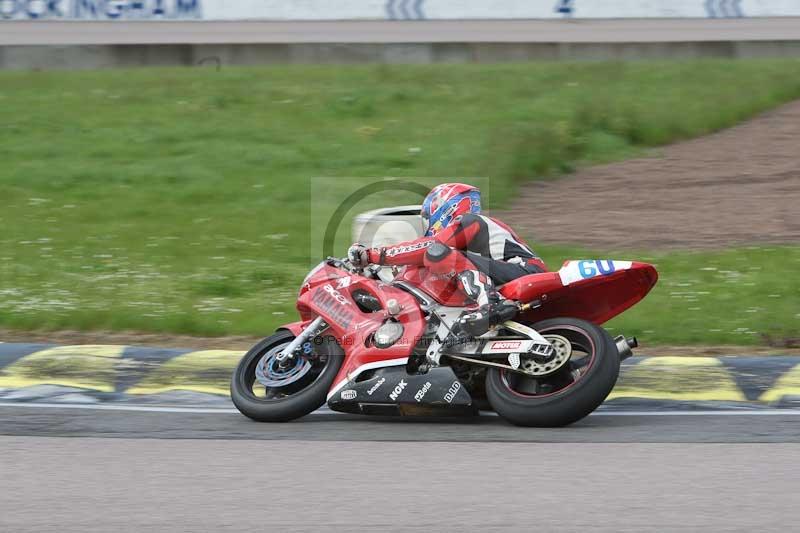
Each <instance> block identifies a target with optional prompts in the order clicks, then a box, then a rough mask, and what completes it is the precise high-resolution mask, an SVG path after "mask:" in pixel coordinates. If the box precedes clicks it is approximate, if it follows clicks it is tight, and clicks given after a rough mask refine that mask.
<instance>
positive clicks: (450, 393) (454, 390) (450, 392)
mask: <svg viewBox="0 0 800 533" xmlns="http://www.w3.org/2000/svg"><path fill="white" fill-rule="evenodd" d="M460 390H461V382H460V381H454V382H453V384H452V385H450V388H449V389H447V392H446V393H445V395H444V401H446V402H447V403H450V402H452V401H453V399H454V398H455V397H456V394H458V391H460Z"/></svg>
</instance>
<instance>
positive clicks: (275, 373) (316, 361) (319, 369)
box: [231, 331, 344, 422]
mask: <svg viewBox="0 0 800 533" xmlns="http://www.w3.org/2000/svg"><path fill="white" fill-rule="evenodd" d="M293 339H294V336H293V335H292V334H291V333H290V332H288V331H279V332H277V333H275V334H274V335H272V336H270V337H267V338H266V339H264V340H263V341H261V342H260V343H258V344H257V345H255V346H254V347H253V348H252V349H251V350H250V351H249V352H247V353H246V354H245V356H244V357H242V360H241V361H240V362H239V365H238V366H237V367H236V370H234V372H233V378H232V379H231V400H233V404H234V405H235V406H236V408H237V409H238V410H239V412H241V413H242V414H243V415H245V416H247V417H249V418H252V419H253V420H256V421H258V422H288V421H289V420H294V419H295V418H300V417H302V416H305V415H307V414H309V413H311V412H313V411H316V410H317V409H319V408H320V407H322V406H323V405H324V404H325V399H326V396H327V394H328V390H329V389H330V387H331V385H332V384H333V380H334V379H335V378H336V374H337V373H338V372H339V367H341V366H342V361H343V360H344V352H343V351H342V349H341V347H340V346H339V345H338V344H337V343H336V341H335V340H334V339H333V338H332V337H321V338H315V339H314V342H311V341H309V342H308V343H306V345H304V346H303V350H302V352H303V354H302V355H298V356H295V357H294V358H292V359H287V360H286V361H283V362H281V361H278V360H277V356H278V354H279V353H281V351H282V350H283V349H284V348H285V347H286V346H287V345H288V344H289V343H290V342H291V341H292V340H293ZM319 341H322V342H319Z"/></svg>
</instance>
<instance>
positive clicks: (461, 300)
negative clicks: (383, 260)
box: [395, 266, 470, 307]
mask: <svg viewBox="0 0 800 533" xmlns="http://www.w3.org/2000/svg"><path fill="white" fill-rule="evenodd" d="M455 274H456V272H451V273H447V274H435V273H433V272H431V271H430V270H428V269H427V268H420V267H413V266H409V267H406V268H405V269H404V270H403V271H402V272H400V273H399V274H398V275H397V278H395V279H397V280H398V281H406V282H408V283H410V284H412V285H414V286H415V287H417V288H419V289H422V291H423V292H424V293H425V294H427V295H428V296H430V297H431V299H433V300H434V301H435V302H437V303H440V304H442V305H446V306H450V307H467V306H469V305H470V302H469V300H468V299H467V295H466V294H464V291H463V290H461V287H460V285H459V284H458V278H456V276H455Z"/></svg>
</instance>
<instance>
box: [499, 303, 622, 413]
mask: <svg viewBox="0 0 800 533" xmlns="http://www.w3.org/2000/svg"><path fill="white" fill-rule="evenodd" d="M531 327H532V328H533V329H535V330H536V331H538V332H539V333H541V334H542V335H543V336H545V337H549V338H550V339H549V340H551V342H554V343H555V341H556V340H557V341H558V342H559V343H561V344H564V341H565V340H566V341H567V342H568V343H569V344H570V346H569V347H568V349H570V350H571V351H572V355H571V357H570V359H569V361H568V362H567V363H566V364H565V365H564V366H563V367H562V368H560V369H559V370H558V371H556V372H553V373H552V374H548V375H543V376H539V377H537V378H533V377H528V376H526V375H522V374H519V373H516V372H509V371H507V370H504V369H496V368H492V369H490V370H489V371H488V372H487V373H486V395H487V397H488V399H489V403H490V404H491V406H492V408H493V409H494V410H495V412H497V414H499V415H500V416H502V417H503V418H505V419H506V420H508V421H509V422H511V423H512V424H515V425H518V426H535V427H559V426H566V425H568V424H572V423H573V422H576V421H578V420H580V419H581V418H583V417H585V416H587V415H588V414H589V413H591V412H592V411H594V410H595V409H597V407H598V406H599V405H600V404H602V403H603V401H604V400H605V399H606V397H607V396H608V394H609V393H610V392H611V389H613V388H614V385H615V384H616V382H617V376H618V375H619V363H620V360H619V353H618V352H617V347H616V345H615V344H614V340H613V339H612V338H611V336H610V335H609V334H608V332H606V331H605V330H604V329H603V328H601V327H598V326H595V325H594V324H592V323H590V322H586V321H585V320H579V319H576V318H553V319H549V320H544V321H542V322H538V323H536V324H534V325H532V326H531ZM565 349H566V348H565Z"/></svg>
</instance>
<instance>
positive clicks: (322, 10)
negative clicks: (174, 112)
mask: <svg viewBox="0 0 800 533" xmlns="http://www.w3.org/2000/svg"><path fill="white" fill-rule="evenodd" d="M779 16H800V0H0V20H14V19H16V20H20V19H22V20H31V19H39V20H41V19H51V20H52V19H71V20H95V19H96V20H131V19H143V20H160V19H163V20H174V19H180V20H192V19H196V20H243V19H269V20H340V19H373V20H374V19H398V20H406V19H514V18H536V19H548V18H569V17H571V18H650V17H653V18H663V17H668V18H673V17H674V18H683V17H686V18H727V17H779Z"/></svg>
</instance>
